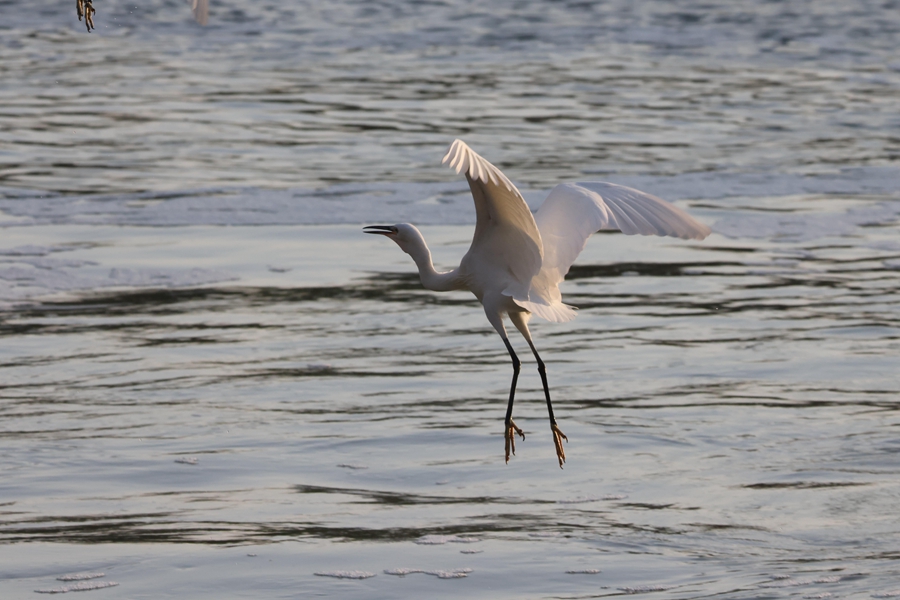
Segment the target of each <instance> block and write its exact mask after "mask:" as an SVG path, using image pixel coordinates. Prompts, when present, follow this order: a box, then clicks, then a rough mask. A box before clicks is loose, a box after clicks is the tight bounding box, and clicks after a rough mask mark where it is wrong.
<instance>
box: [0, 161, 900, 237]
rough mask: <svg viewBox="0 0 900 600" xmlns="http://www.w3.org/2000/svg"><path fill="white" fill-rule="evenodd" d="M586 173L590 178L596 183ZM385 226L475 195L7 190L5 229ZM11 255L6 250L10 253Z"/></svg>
mask: <svg viewBox="0 0 900 600" xmlns="http://www.w3.org/2000/svg"><path fill="white" fill-rule="evenodd" d="M586 175H588V176H586V177H585V178H584V179H596V178H595V177H590V174H589V173H588V174H586ZM609 179H612V180H613V182H614V183H618V184H621V185H628V186H631V187H635V188H638V189H641V190H644V191H647V192H650V193H652V194H656V195H657V196H660V197H662V198H664V199H666V200H669V201H683V200H685V201H689V200H716V201H722V200H726V199H730V198H743V197H754V198H777V197H785V196H796V195H803V194H824V195H857V196H859V195H889V196H893V195H895V194H897V193H898V189H897V181H900V169H897V168H892V167H866V168H854V169H843V170H840V171H835V172H833V173H822V174H815V175H797V174H784V173H685V174H682V175H676V176H666V177H657V176H630V177H629V176H625V177H609ZM548 191H549V190H533V189H522V193H523V195H524V196H525V199H526V200H527V201H528V203H529V205H530V206H531V207H532V209H537V208H538V207H540V204H541V203H542V202H543V199H544V198H545V197H546V195H547V192H548ZM880 210H882V209H880ZM883 210H887V212H888V213H889V214H888V215H887V216H888V217H890V218H892V217H893V216H895V215H896V209H893V210H892V209H891V208H886V209H883ZM863 218H864V219H867V218H869V217H863ZM804 219H806V217H804ZM382 221H384V222H387V221H390V222H392V223H395V222H404V221H409V222H413V223H416V224H419V225H465V224H471V223H474V222H475V211H474V209H473V207H472V200H471V197H470V195H469V191H468V188H467V186H466V184H465V182H461V181H452V182H444V183H359V184H337V185H334V186H331V187H329V188H326V189H317V190H312V189H278V190H272V189H259V188H219V189H202V190H187V191H182V192H166V193H159V192H146V193H136V194H110V195H60V194H54V193H49V192H47V193H42V192H36V191H31V190H22V189H16V188H0V225H4V226H16V225H19V226H27V225H51V224H54V225H58V224H77V225H135V226H145V227H166V226H188V225H257V226H259V225H337V224H357V223H374V222H382ZM733 228H734V226H733V225H732V224H730V223H729V224H728V225H727V227H725V228H724V230H723V231H722V233H726V234H731V233H733V234H737V233H738V232H736V231H734V229H733ZM26 250H27V249H24V250H23V249H19V250H16V251H18V252H22V253H24V252H25V251H26ZM9 252H10V250H5V251H3V250H0V253H3V254H8V253H9Z"/></svg>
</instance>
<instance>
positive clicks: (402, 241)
mask: <svg viewBox="0 0 900 600" xmlns="http://www.w3.org/2000/svg"><path fill="white" fill-rule="evenodd" d="M363 231H365V232H366V233H377V234H379V235H383V236H384V237H386V238H389V239H392V240H394V241H395V242H396V243H397V245H398V246H400V249H401V250H403V251H404V252H406V253H407V254H412V253H413V251H414V250H415V249H416V248H421V247H423V246H425V238H423V237H422V233H421V232H420V231H419V230H418V229H416V226H415V225H411V224H409V223H398V224H397V225H369V226H368V227H363Z"/></svg>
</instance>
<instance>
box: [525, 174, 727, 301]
mask: <svg viewBox="0 0 900 600" xmlns="http://www.w3.org/2000/svg"><path fill="white" fill-rule="evenodd" d="M535 221H536V222H537V226H538V229H539V230H540V232H541V239H542V240H543V242H544V261H543V268H542V269H541V272H540V274H539V275H538V277H536V278H535V281H534V283H533V286H534V288H535V291H536V292H537V293H538V294H541V295H544V296H546V297H547V299H548V300H551V301H552V300H554V299H557V298H558V296H559V290H558V289H557V286H558V285H559V282H561V281H562V280H563V278H564V277H565V275H566V273H568V272H569V267H571V266H572V263H573V262H575V259H576V258H577V257H578V255H579V254H581V251H582V250H584V246H585V244H587V240H588V238H589V237H590V236H591V235H592V234H593V233H595V232H597V231H600V230H601V229H618V230H619V231H621V232H622V233H624V234H626V235H635V234H640V235H663V236H672V237H679V238H683V239H694V240H702V239H703V238H705V237H706V236H708V235H709V233H710V229H709V227H707V226H706V225H704V224H702V223H700V222H698V221H696V220H694V219H693V218H692V217H691V216H690V215H688V214H687V213H686V212H684V211H683V210H681V209H680V208H678V207H676V206H674V205H672V204H669V203H668V202H666V201H665V200H661V199H660V198H657V197H656V196H653V195H650V194H647V193H644V192H641V191H639V190H635V189H633V188H630V187H625V186H623V185H616V184H614V183H604V182H601V181H588V182H583V183H562V184H560V185H558V186H556V187H555V188H553V189H552V190H551V191H550V195H549V196H547V199H546V200H544V204H542V205H541V207H540V208H539V209H538V211H537V213H536V214H535ZM554 295H555V297H556V298H554Z"/></svg>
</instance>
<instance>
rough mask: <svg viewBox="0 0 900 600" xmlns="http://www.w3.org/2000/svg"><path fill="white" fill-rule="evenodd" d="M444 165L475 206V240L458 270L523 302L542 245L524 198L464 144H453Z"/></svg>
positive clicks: (457, 141) (493, 167) (526, 297)
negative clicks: (460, 176)
mask: <svg viewBox="0 0 900 600" xmlns="http://www.w3.org/2000/svg"><path fill="white" fill-rule="evenodd" d="M442 162H444V163H447V162H449V163H450V166H451V167H452V168H454V169H456V172H457V173H460V172H464V173H465V174H466V179H467V180H468V182H469V188H470V189H471V190H472V197H473V199H474V200H475V215H476V223H475V235H474V236H473V238H472V246H471V247H470V248H469V252H468V253H467V254H466V256H465V257H464V258H463V262H462V263H461V266H462V265H463V264H465V265H467V266H468V267H469V269H470V272H471V273H475V274H477V275H476V276H480V277H483V278H484V279H485V280H488V279H490V280H491V281H490V283H491V284H495V285H496V284H500V283H502V284H503V285H504V288H503V289H502V293H503V294H504V295H506V296H510V297H512V298H513V299H514V300H516V302H519V301H520V300H521V301H527V300H528V290H529V288H530V286H531V281H532V279H533V278H534V277H535V276H536V275H537V274H538V273H539V272H540V270H541V263H542V260H543V250H542V247H543V244H542V243H541V234H540V232H539V231H538V228H537V224H536V223H535V222H534V216H533V215H532V214H531V209H529V208H528V205H527V204H526V203H525V199H524V198H522V194H520V193H519V190H517V189H516V186H515V185H513V183H512V182H511V181H510V180H509V179H507V177H506V175H504V174H503V173H502V172H501V171H500V169H498V168H497V167H495V166H494V165H492V164H491V163H489V162H488V161H486V160H485V159H484V158H482V157H481V156H479V155H478V154H477V153H476V152H475V151H474V150H472V149H471V148H469V147H468V146H467V145H466V144H465V142H463V141H462V140H456V141H454V142H453V144H452V145H451V146H450V150H448V151H447V154H446V155H445V156H444V159H443V161H442Z"/></svg>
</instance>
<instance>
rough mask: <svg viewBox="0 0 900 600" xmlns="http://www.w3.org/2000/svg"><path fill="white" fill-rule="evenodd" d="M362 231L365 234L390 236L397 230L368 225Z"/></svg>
mask: <svg viewBox="0 0 900 600" xmlns="http://www.w3.org/2000/svg"><path fill="white" fill-rule="evenodd" d="M363 231H364V232H366V233H380V234H381V235H390V234H392V233H397V228H396V227H392V226H390V225H369V226H368V227H363Z"/></svg>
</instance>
